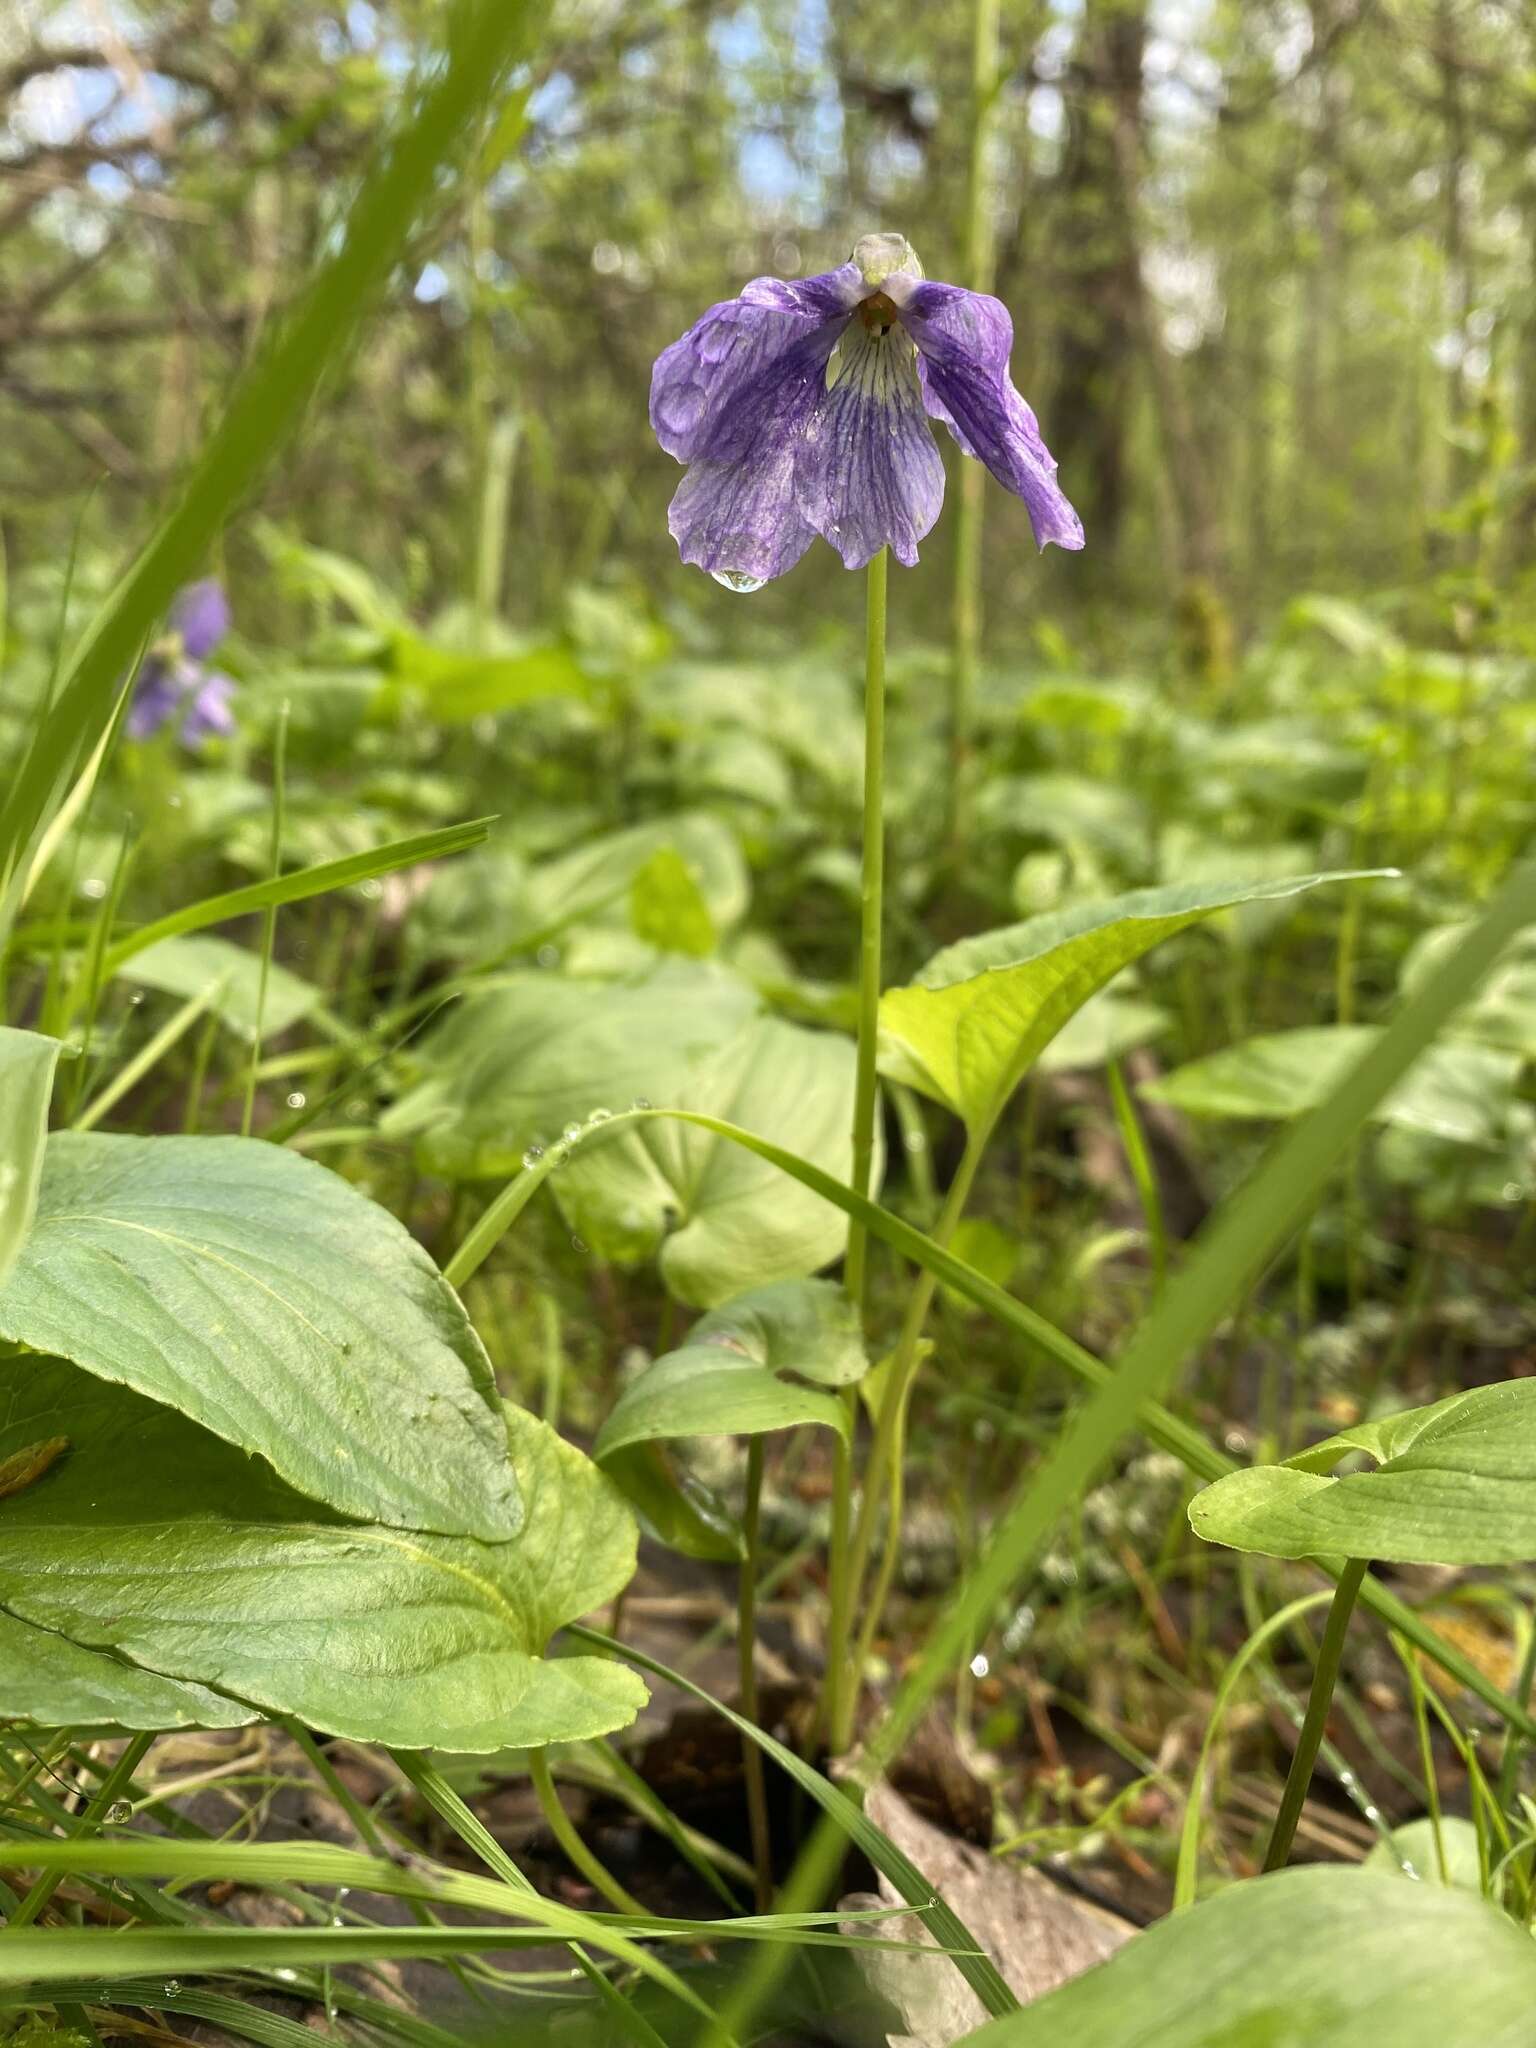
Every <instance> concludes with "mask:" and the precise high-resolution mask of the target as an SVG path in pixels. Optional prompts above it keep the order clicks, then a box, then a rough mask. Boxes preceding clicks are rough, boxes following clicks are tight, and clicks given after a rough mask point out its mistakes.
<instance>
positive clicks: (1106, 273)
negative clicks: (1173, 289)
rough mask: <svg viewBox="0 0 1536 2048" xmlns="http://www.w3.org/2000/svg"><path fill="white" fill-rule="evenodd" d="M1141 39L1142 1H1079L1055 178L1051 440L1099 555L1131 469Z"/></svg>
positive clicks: (1116, 536)
mask: <svg viewBox="0 0 1536 2048" xmlns="http://www.w3.org/2000/svg"><path fill="white" fill-rule="evenodd" d="M1146 40H1147V23H1146V8H1145V6H1144V5H1143V0H1087V5H1086V6H1085V8H1084V12H1083V21H1082V29H1081V32H1080V37H1079V41H1078V47H1077V55H1076V59H1075V62H1074V64H1073V67H1072V74H1071V78H1070V81H1069V85H1068V99H1067V122H1068V129H1067V145H1066V151H1065V155H1064V158H1063V161H1062V167H1061V174H1060V206H1059V212H1058V244H1059V247H1060V249H1061V252H1062V254H1061V266H1062V268H1061V287H1062V309H1063V310H1062V323H1061V325H1062V332H1061V342H1060V349H1059V354H1060V358H1061V375H1060V380H1059V382H1058V385H1057V388H1056V393H1055V398H1054V401H1053V403H1052V406H1051V440H1052V448H1053V452H1054V453H1055V455H1056V458H1057V460H1058V461H1059V462H1060V463H1061V465H1062V468H1063V470H1064V471H1065V472H1066V473H1067V475H1068V477H1069V479H1070V488H1071V494H1072V497H1073V500H1074V502H1075V503H1076V505H1077V508H1078V510H1079V511H1080V512H1081V513H1082V515H1083V522H1084V525H1085V526H1086V527H1087V529H1088V533H1089V535H1090V537H1091V540H1092V545H1093V549H1094V553H1095V555H1096V557H1097V558H1098V559H1099V560H1100V561H1101V562H1107V561H1108V560H1109V559H1110V558H1111V557H1112V556H1113V555H1114V554H1115V553H1116V552H1117V550H1118V548H1119V543H1120V536H1121V528H1122V525H1123V522H1124V517H1125V509H1126V500H1127V492H1128V480H1129V469H1130V437H1131V412H1132V405H1133V398H1134V377H1133V371H1134V366H1135V354H1136V329H1137V324H1138V301H1139V299H1140V295H1141V261H1140V251H1139V249H1138V247H1137V241H1136V210H1135V204H1134V200H1135V193H1134V188H1133V189H1132V191H1130V192H1127V190H1126V187H1125V176H1124V167H1125V165H1126V164H1127V162H1129V163H1135V162H1137V161H1138V160H1139V157H1140V153H1141V141H1142V106H1141V92H1142V75H1141V74H1142V58H1143V55H1144V53H1145V49H1146Z"/></svg>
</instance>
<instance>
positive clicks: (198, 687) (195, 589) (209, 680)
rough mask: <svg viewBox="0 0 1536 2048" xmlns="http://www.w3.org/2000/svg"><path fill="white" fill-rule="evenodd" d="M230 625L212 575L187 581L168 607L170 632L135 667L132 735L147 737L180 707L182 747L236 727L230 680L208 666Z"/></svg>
mask: <svg viewBox="0 0 1536 2048" xmlns="http://www.w3.org/2000/svg"><path fill="white" fill-rule="evenodd" d="M229 625H230V611H229V599H228V598H227V597H226V596H225V595H224V591H223V587H222V586H221V585H220V584H219V583H218V582H217V581H216V580H215V579H214V578H213V577H211V576H209V577H206V578H204V580H203V581H202V582H201V583H189V584H188V585H187V587H186V589H185V590H183V591H182V592H181V594H180V596H179V597H178V598H177V599H176V602H175V604H174V605H173V606H172V607H171V617H170V631H169V632H168V633H167V634H166V636H165V638H164V639H163V640H161V641H159V642H157V644H156V645H155V646H154V647H153V648H152V649H151V650H150V652H149V654H148V655H147V656H146V657H145V659H144V663H143V665H142V667H141V668H140V670H139V674H138V680H137V682H136V684H135V686H134V694H133V702H132V704H131V705H130V706H129V707H128V717H127V721H126V725H127V731H128V736H129V738H130V739H135V740H145V739H149V738H150V737H151V736H152V735H153V734H154V733H157V732H159V731H160V729H161V727H162V726H164V725H167V724H169V722H170V721H171V720H172V719H173V718H174V717H175V716H176V715H177V713H178V712H181V713H182V714H183V716H182V720H181V739H182V743H183V745H185V746H189V747H195V746H198V745H200V744H201V743H202V741H204V740H206V739H211V738H214V737H218V738H220V739H227V738H228V737H229V735H230V734H231V733H232V732H233V731H234V729H235V715H234V712H233V710H232V709H231V707H230V701H229V700H230V697H231V696H232V694H233V692H234V688H235V684H234V679H233V677H231V676H227V675H224V674H222V673H221V672H220V671H219V670H217V669H210V668H208V667H207V666H206V663H207V659H208V656H209V655H210V654H212V653H213V651H214V649H215V648H216V647H217V646H218V644H219V642H220V641H221V640H222V639H223V638H224V635H225V634H226V633H227V632H228V631H229Z"/></svg>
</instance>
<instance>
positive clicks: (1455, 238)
mask: <svg viewBox="0 0 1536 2048" xmlns="http://www.w3.org/2000/svg"><path fill="white" fill-rule="evenodd" d="M1435 55H1436V59H1437V61H1438V64H1439V69H1440V106H1441V118H1442V120H1443V121H1444V124H1445V170H1444V174H1443V180H1442V187H1443V192H1444V197H1445V216H1444V221H1443V224H1442V229H1441V253H1442V256H1443V258H1444V262H1445V316H1446V320H1447V322H1448V324H1449V326H1450V329H1451V333H1452V336H1453V338H1454V343H1455V345H1454V347H1453V349H1452V351H1451V354H1450V359H1449V361H1448V362H1447V365H1446V373H1445V413H1446V426H1447V428H1448V430H1449V433H1450V437H1451V438H1450V453H1449V459H1448V473H1447V476H1446V481H1445V495H1446V501H1447V503H1449V504H1454V503H1455V502H1456V500H1457V499H1458V498H1459V497H1460V496H1461V495H1462V493H1463V491H1465V490H1466V489H1467V487H1468V486H1469V484H1470V483H1471V481H1472V462H1471V459H1470V456H1469V451H1468V450H1467V449H1466V448H1465V447H1464V446H1463V444H1462V440H1461V436H1462V435H1463V433H1464V431H1465V429H1466V426H1467V375H1466V365H1465V360H1464V354H1463V352H1464V350H1465V348H1466V346H1467V341H1468V326H1467V323H1468V320H1469V318H1470V316H1471V312H1472V306H1473V300H1474V298H1475V295H1476V284H1475V280H1474V276H1473V266H1472V251H1471V244H1470V237H1469V236H1468V232H1467V182H1468V168H1469V165H1468V156H1469V152H1470V147H1471V137H1470V131H1469V125H1468V120H1467V105H1466V98H1465V94H1464V87H1463V79H1462V57H1461V51H1460V48H1459V46H1458V42H1457V34H1456V12H1455V8H1454V7H1453V6H1452V5H1451V4H1450V0H1438V5H1437V7H1436V10H1435Z"/></svg>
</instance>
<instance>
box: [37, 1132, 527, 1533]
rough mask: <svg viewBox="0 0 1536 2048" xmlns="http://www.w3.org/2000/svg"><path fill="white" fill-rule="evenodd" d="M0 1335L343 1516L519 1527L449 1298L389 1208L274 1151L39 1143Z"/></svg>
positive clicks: (475, 1351) (236, 1145)
mask: <svg viewBox="0 0 1536 2048" xmlns="http://www.w3.org/2000/svg"><path fill="white" fill-rule="evenodd" d="M0 1335H4V1336H6V1337H9V1338H12V1339H14V1340H16V1341H18V1342H20V1343H23V1344H29V1345H31V1346H32V1347H33V1349H34V1350H38V1351H51V1352H58V1353H59V1354H61V1355H62V1356H63V1357H65V1358H71V1359H73V1360H74V1361H75V1363H76V1364H77V1365H82V1366H84V1367H85V1368H86V1369H87V1371H89V1372H93V1373H98V1374H100V1375H101V1377H102V1378H104V1379H112V1380H121V1381H122V1382H124V1384H126V1385H128V1386H131V1387H136V1388H138V1390H139V1391H140V1392H141V1393H144V1394H147V1395H149V1396H150V1398H151V1399H152V1400H156V1401H164V1402H167V1403H168V1404H169V1405H170V1406H171V1407H173V1408H178V1409H180V1410H182V1411H183V1412H184V1413H185V1414H187V1415H189V1416H191V1417H193V1419H194V1420H196V1421H197V1422H200V1423H201V1424H202V1425H203V1426H204V1427H205V1428H207V1429H210V1430H212V1431H214V1432H215V1434H216V1435H218V1436H221V1437H224V1438H225V1439H226V1440H227V1441H228V1442H230V1443H232V1444H238V1445H239V1446H240V1447H241V1449H242V1450H245V1451H256V1452H258V1453H259V1454H260V1455H261V1456H262V1457H263V1458H266V1459H267V1460H268V1461H269V1462H270V1463H271V1465H272V1466H273V1468H274V1469H275V1470H276V1471H277V1472H278V1473H279V1474H280V1475H281V1476H282V1477H283V1478H284V1479H286V1480H287V1481H288V1482H289V1484H290V1485H292V1486H295V1487H297V1488H298V1489H299V1491H300V1492H302V1493H306V1494H309V1495H311V1496H312V1497H313V1498H314V1499H316V1500H323V1501H328V1502H329V1503H330V1504H331V1506H333V1507H336V1508H340V1509H341V1510H342V1511H343V1512H344V1513H347V1514H355V1515H361V1516H363V1517H365V1518H367V1519H368V1520H371V1521H380V1522H397V1523H399V1524H401V1525H402V1526H403V1527H406V1528H412V1529H440V1530H443V1531H444V1532H446V1533H448V1534H457V1535H477V1536H484V1537H487V1538H490V1539H492V1540H495V1539H497V1538H500V1537H505V1536H509V1535H511V1534H512V1533H513V1532H514V1531H515V1529H516V1527H517V1523H518V1516H519V1506H518V1499H517V1488H516V1483H515V1481H514V1479H513V1476H512V1472H511V1468H510V1467H509V1466H508V1464H507V1459H506V1438H505V1432H504V1431H503V1429H502V1426H501V1419H500V1416H499V1414H498V1412H497V1408H496V1397H495V1386H494V1382H493V1379H492V1375H491V1369H490V1362H489V1360H488V1359H487V1358H486V1356H485V1352H484V1349H483V1348H482V1346H481V1344H480V1341H479V1339H478V1338H477V1337H476V1335H475V1333H474V1331H473V1329H472V1328H471V1327H470V1323H469V1319H468V1317H467V1316H466V1315H465V1313H464V1310H463V1308H462V1307H461V1305H460V1303H459V1299H458V1297H457V1295H455V1294H454V1292H453V1290H452V1289H451V1288H450V1287H449V1286H448V1284H447V1282H446V1281H445V1280H444V1279H443V1277H442V1275H441V1274H440V1273H439V1272H438V1271H437V1269H436V1267H435V1266H434V1265H433V1264H432V1262H431V1260H430V1259H429V1258H428V1257H427V1255H426V1253H425V1252H424V1251H423V1250H422V1249H421V1247H420V1246H419V1245H418V1244H417V1243H416V1241H415V1239H414V1238H413V1237H412V1236H411V1235H410V1233H409V1232H408V1231H407V1230H405V1229H404V1228H403V1226H402V1225H400V1224H399V1223H397V1222H396V1221H395V1219H394V1217H392V1216H391V1215H389V1214H388V1212H387V1211H386V1210H383V1209H381V1208H379V1207H378V1206H377V1205H376V1204H375V1203H373V1202H370V1201H368V1200H367V1198H366V1197H365V1196H363V1195H360V1194H359V1193H358V1192H357V1190H356V1189H355V1188H352V1187H349V1186H348V1185H347V1183H346V1182H345V1181H344V1180H342V1179H341V1178H340V1177H339V1176H338V1175H336V1174H334V1173H331V1172H329V1171H328V1170H327V1169H326V1168H325V1167H322V1166H317V1165H316V1164H315V1163H314V1162H313V1161H312V1160H307V1159H301V1158H300V1157H299V1156H298V1155H297V1154H296V1153H292V1152H285V1151H283V1150H282V1149H281V1148H280V1147H278V1146H276V1145H266V1144H261V1143H259V1142H258V1141H257V1140H255V1139H250V1138H132V1137H109V1136H102V1135H98V1134H96V1133H94V1132H91V1133H80V1132H69V1131H65V1132H57V1133H55V1135H54V1136H53V1137H52V1138H50V1139H49V1141H48V1145H47V1150H46V1154H45V1158H44V1166H43V1176H42V1184H41V1187H40V1190H39V1195H38V1206H37V1217H36V1221H35V1223H34V1225H33V1229H32V1233H31V1236H30V1237H29V1238H28V1240H27V1242H26V1244H25V1245H24V1246H23V1247H22V1250H21V1254H20V1256H19V1257H18V1259H17V1261H16V1264H15V1267H14V1268H13V1270H12V1272H11V1275H10V1278H9V1279H8V1280H7V1281H6V1283H5V1285H4V1286H3V1287H0ZM6 1370H9V1368H7V1369H6Z"/></svg>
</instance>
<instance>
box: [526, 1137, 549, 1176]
mask: <svg viewBox="0 0 1536 2048" xmlns="http://www.w3.org/2000/svg"><path fill="white" fill-rule="evenodd" d="M543 1157H544V1147H543V1146H542V1145H540V1144H538V1143H537V1142H535V1143H534V1144H532V1145H530V1146H529V1147H528V1150H527V1151H526V1152H525V1153H524V1154H523V1165H524V1166H525V1167H526V1168H527V1169H528V1171H529V1172H530V1173H531V1172H532V1170H533V1169H534V1167H536V1166H537V1165H538V1163H539V1161H540V1160H541V1159H542V1158H543Z"/></svg>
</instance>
